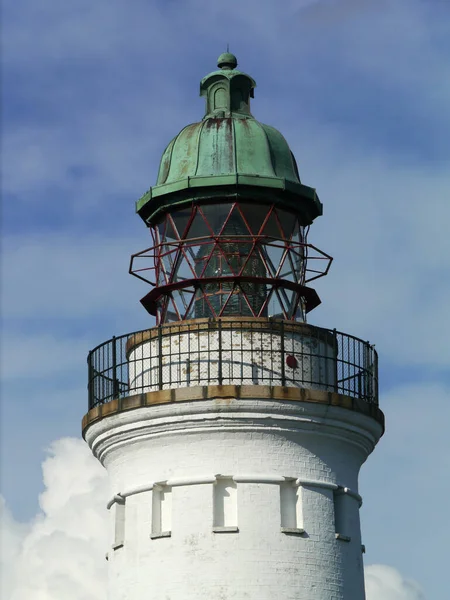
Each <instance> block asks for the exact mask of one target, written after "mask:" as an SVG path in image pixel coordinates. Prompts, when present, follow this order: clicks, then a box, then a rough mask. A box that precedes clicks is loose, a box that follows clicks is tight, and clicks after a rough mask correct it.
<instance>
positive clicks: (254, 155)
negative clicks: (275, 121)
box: [137, 52, 322, 225]
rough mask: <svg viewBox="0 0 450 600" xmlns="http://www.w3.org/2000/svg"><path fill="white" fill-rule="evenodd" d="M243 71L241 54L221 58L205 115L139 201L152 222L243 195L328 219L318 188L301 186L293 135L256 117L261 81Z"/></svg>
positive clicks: (178, 140)
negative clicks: (291, 141) (291, 145)
mask: <svg viewBox="0 0 450 600" xmlns="http://www.w3.org/2000/svg"><path fill="white" fill-rule="evenodd" d="M236 66H237V59H236V57H235V56H234V55H233V54H231V53H229V52H226V53H224V54H221V55H220V56H219V59H218V67H219V70H217V71H213V72H212V73H210V74H209V75H207V76H206V77H204V78H203V79H202V81H201V82H200V95H201V96H203V97H205V100H206V111H205V116H204V117H203V119H202V121H200V122H199V123H193V124H191V125H188V126H187V127H185V128H184V129H183V130H182V131H181V132H180V133H179V134H178V135H177V136H176V137H175V138H174V139H173V140H172V141H171V142H170V143H169V145H168V146H167V148H166V149H165V151H164V153H163V156H162V158H161V164H160V167H159V173H158V178H157V182H156V185H155V186H154V187H152V188H150V190H149V191H148V192H147V193H146V194H144V196H143V197H142V198H141V199H140V200H139V201H138V203H137V211H138V213H139V214H140V216H141V217H142V218H143V219H144V220H145V221H146V222H147V223H149V224H151V223H154V222H157V221H158V220H159V219H160V218H161V216H162V214H163V213H165V212H167V211H168V210H174V209H175V207H179V208H182V207H183V206H184V205H186V204H192V202H223V201H228V199H230V200H233V199H237V198H239V199H241V200H242V201H245V202H250V201H257V202H263V203H267V202H271V203H272V202H275V203H278V204H280V205H284V207H285V208H287V209H288V210H291V211H295V212H296V213H297V214H298V215H299V216H300V218H301V219H302V220H303V222H304V224H305V225H307V224H310V223H312V221H313V219H314V218H315V217H317V216H319V215H320V214H322V205H321V203H320V201H319V199H318V197H317V195H316V193H315V190H314V189H313V188H310V187H308V186H305V185H303V184H302V183H301V181H300V177H299V174H298V170H297V164H296V162H295V158H294V155H293V154H292V152H291V150H290V148H289V145H288V143H287V141H286V140H285V138H284V137H283V136H282V134H281V133H280V132H279V131H277V130H276V129H274V128H273V127H270V126H269V125H264V124H263V123H260V122H259V121H257V120H256V119H255V118H254V117H253V116H252V114H251V112H250V98H252V97H253V90H254V88H255V87H256V83H255V81H254V80H253V79H252V78H251V77H250V76H249V75H246V74H245V73H242V72H241V71H238V70H237V69H236V68H235V67H236Z"/></svg>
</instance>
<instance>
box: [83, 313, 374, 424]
mask: <svg viewBox="0 0 450 600" xmlns="http://www.w3.org/2000/svg"><path fill="white" fill-rule="evenodd" d="M88 367H89V381H88V395H89V410H91V409H93V408H96V407H98V406H100V405H103V404H105V403H108V402H111V401H112V400H120V399H123V398H125V397H128V396H136V395H139V394H145V393H147V392H155V391H158V390H173V389H176V388H188V387H195V386H225V385H235V386H248V385H250V386H268V387H270V388H275V387H277V386H281V387H286V388H303V389H309V390H318V391H322V392H331V393H334V394H339V395H341V396H345V397H347V398H348V399H351V401H350V405H348V403H347V407H349V408H354V409H357V410H362V411H363V412H367V413H369V414H373V415H374V416H375V413H378V412H381V411H378V409H377V407H378V358H377V353H376V351H375V349H374V347H373V346H371V345H370V344H369V343H368V342H364V341H362V340H360V339H358V338H356V337H353V336H351V335H347V334H344V333H341V332H339V331H336V330H330V329H324V328H320V327H314V326H312V325H308V324H305V323H297V322H293V321H283V320H278V319H266V318H244V317H240V318H236V319H234V318H231V317H223V318H221V319H194V320H191V321H181V322H177V323H170V324H165V325H161V326H158V327H154V328H152V329H146V330H143V331H138V332H134V333H129V334H126V335H122V336H120V337H113V338H112V339H110V340H108V341H107V342H104V343H103V344H100V345H99V346H97V347H96V348H94V350H92V351H91V352H90V353H89V355H88Z"/></svg>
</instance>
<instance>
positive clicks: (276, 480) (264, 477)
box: [106, 473, 362, 510]
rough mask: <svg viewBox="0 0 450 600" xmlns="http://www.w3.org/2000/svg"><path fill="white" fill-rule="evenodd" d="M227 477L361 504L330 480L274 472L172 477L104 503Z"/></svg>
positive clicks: (119, 502)
mask: <svg viewBox="0 0 450 600" xmlns="http://www.w3.org/2000/svg"><path fill="white" fill-rule="evenodd" d="M223 478H227V479H228V478H229V479H232V480H233V481H235V482H236V483H267V484H277V485H279V484H281V483H289V482H292V484H293V485H295V486H297V487H300V486H305V487H318V488H325V489H328V490H333V491H334V492H335V493H337V494H347V495H348V496H351V497H352V498H354V499H355V500H357V501H358V502H359V505H360V506H361V505H362V497H361V496H360V495H359V494H357V493H356V492H353V491H352V490H351V489H350V488H348V487H345V486H341V485H337V484H336V483H331V482H330V481H319V480H317V479H298V478H296V477H288V476H281V475H275V474H273V475H272V474H259V473H255V474H243V475H233V476H232V475H222V474H220V473H218V474H216V475H200V476H199V477H186V478H174V479H168V480H166V481H158V482H152V483H149V484H148V485H140V486H136V487H134V488H131V489H128V490H126V491H123V492H119V493H117V494H115V495H114V496H113V497H112V498H111V500H109V502H108V503H107V505H106V508H107V509H108V510H109V509H110V508H111V507H112V506H113V504H115V503H116V502H117V503H118V504H124V503H125V498H128V497H129V496H134V495H135V494H140V493H144V492H151V491H152V490H153V488H162V487H163V486H169V487H183V486H190V485H202V484H215V483H216V482H217V480H218V479H223Z"/></svg>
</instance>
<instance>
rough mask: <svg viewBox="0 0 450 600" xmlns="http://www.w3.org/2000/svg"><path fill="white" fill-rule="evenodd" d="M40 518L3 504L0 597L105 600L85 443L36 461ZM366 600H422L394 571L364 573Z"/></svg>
mask: <svg viewBox="0 0 450 600" xmlns="http://www.w3.org/2000/svg"><path fill="white" fill-rule="evenodd" d="M43 474H44V485H45V491H44V492H43V494H41V496H40V507H41V511H42V512H41V513H40V514H39V515H38V516H37V517H36V518H35V519H34V520H32V521H31V522H30V523H28V524H21V523H17V522H16V521H15V520H14V518H13V517H12V515H11V513H10V512H9V510H8V508H7V507H6V506H5V504H4V502H3V501H2V507H1V508H2V522H1V541H2V559H1V560H2V562H1V566H2V572H3V580H2V588H1V589H2V598H4V599H5V600H61V599H62V598H64V600H80V599H81V598H82V599H83V600H106V580H107V579H106V577H107V576H106V561H105V553H106V550H107V525H106V520H107V512H106V508H105V504H106V501H107V498H108V491H107V487H108V486H107V477H106V472H105V471H104V469H103V468H102V467H101V466H100V464H99V463H98V462H97V461H96V460H95V459H94V458H93V456H92V455H91V453H90V450H89V449H88V447H87V445H86V444H85V443H84V441H82V440H79V439H74V438H63V439H60V440H58V441H56V442H54V443H53V444H52V446H51V448H50V451H49V456H48V458H47V459H46V460H45V461H44V463H43ZM366 572H367V600H424V596H423V595H422V594H421V592H420V589H419V586H418V585H417V584H416V583H414V582H412V581H409V580H407V579H405V578H403V577H402V575H401V574H400V573H399V572H398V571H397V570H396V569H394V568H392V567H387V566H384V565H373V566H369V567H368V568H367V571H366Z"/></svg>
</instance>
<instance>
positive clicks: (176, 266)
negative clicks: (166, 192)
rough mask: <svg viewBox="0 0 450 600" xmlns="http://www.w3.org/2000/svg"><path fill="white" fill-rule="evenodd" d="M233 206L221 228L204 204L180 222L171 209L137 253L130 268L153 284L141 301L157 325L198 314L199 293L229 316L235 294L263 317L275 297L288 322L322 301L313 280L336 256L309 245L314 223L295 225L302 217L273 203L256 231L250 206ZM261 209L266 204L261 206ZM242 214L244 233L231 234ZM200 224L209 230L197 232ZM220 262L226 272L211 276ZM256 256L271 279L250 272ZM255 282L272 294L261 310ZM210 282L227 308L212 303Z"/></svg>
mask: <svg viewBox="0 0 450 600" xmlns="http://www.w3.org/2000/svg"><path fill="white" fill-rule="evenodd" d="M227 206H229V210H228V214H227V215H226V217H225V218H224V219H223V222H221V223H220V226H219V227H217V226H214V224H213V223H211V222H210V219H209V217H208V214H207V207H205V206H199V205H197V206H195V205H194V206H192V208H191V210H190V213H186V211H184V215H185V217H184V220H182V222H181V226H180V220H179V218H178V217H177V213H166V215H165V218H164V220H163V221H162V222H161V223H160V224H159V225H156V226H152V227H150V233H151V236H152V238H153V245H152V246H151V247H149V248H147V249H145V250H142V251H141V252H138V253H136V254H133V255H132V257H131V262H130V273H131V274H132V275H134V276H135V277H138V278H139V279H141V280H143V281H145V282H146V283H149V284H150V285H152V286H153V287H154V289H153V290H152V291H151V292H149V293H148V294H147V295H146V296H145V297H144V298H143V299H142V300H141V302H142V304H143V305H144V307H145V308H146V309H147V310H148V312H150V313H151V314H152V315H155V316H156V318H157V322H158V323H163V322H165V321H168V320H180V321H181V320H185V319H188V318H192V316H191V313H192V310H193V306H194V302H195V301H198V300H199V297H200V298H201V300H202V301H203V302H205V305H206V306H208V307H209V309H208V310H209V311H210V314H211V315H212V316H214V317H220V316H223V315H224V314H226V310H227V307H228V305H229V302H230V300H231V298H232V296H233V295H234V294H240V295H241V297H242V298H243V301H244V303H245V305H246V306H248V311H249V314H251V315H252V316H254V317H258V316H263V315H264V314H265V313H266V312H267V310H268V306H269V303H270V302H271V300H276V303H277V306H279V308H280V314H279V315H277V316H280V317H281V318H284V319H289V320H295V319H297V318H298V314H299V311H300V312H301V313H302V315H303V313H307V312H309V311H310V310H312V309H313V308H315V307H316V306H317V305H318V304H319V303H320V299H319V297H318V296H317V293H316V292H315V290H313V289H312V288H310V287H308V286H307V285H306V284H307V283H309V282H311V281H313V280H315V279H317V278H319V277H323V276H324V275H326V274H327V273H328V271H329V268H330V265H331V262H332V260H333V259H332V257H331V256H329V255H328V254H326V253H325V252H323V251H322V250H319V249H318V248H317V247H316V246H313V245H312V244H309V243H307V234H308V230H309V227H307V228H304V227H301V226H299V225H298V223H297V226H295V224H294V225H293V223H294V222H295V220H296V216H295V215H289V217H288V219H286V214H287V213H286V212H285V211H283V210H282V209H280V208H279V207H277V206H276V205H270V206H267V207H265V208H266V209H267V213H266V214H265V215H264V218H263V219H262V220H261V223H258V225H257V226H256V228H255V227H254V226H253V227H252V225H251V223H250V219H249V218H248V215H249V207H248V205H247V207H246V210H243V207H242V205H241V204H240V203H238V202H234V203H230V204H228V203H227ZM258 209H259V210H261V209H262V207H261V206H260V205H259V206H258ZM281 217H283V218H281ZM236 218H238V219H239V223H240V224H241V225H240V227H241V229H242V231H243V233H240V232H239V233H236V232H235V231H231V232H230V224H231V223H232V222H233V219H234V220H236ZM177 221H178V222H177ZM283 221H284V223H285V225H284V226H283V224H282V222H283ZM286 221H287V222H288V223H289V225H288V226H286ZM194 222H195V223H196V227H194V226H193V224H194ZM199 222H200V225H201V228H202V229H203V230H204V231H203V233H206V235H200V236H199V235H193V233H195V231H194V230H195V229H198V223H199ZM269 223H270V228H269V226H268V224H269ZM289 228H290V230H287V229H289ZM227 229H228V231H227ZM268 229H270V231H269V230H268ZM199 255H201V258H200V259H199ZM274 256H276V257H277V260H278V263H277V264H274V260H273V257H274ZM213 260H214V261H215V262H217V261H219V262H220V264H222V265H223V266H224V269H222V268H221V269H219V270H220V272H217V273H216V274H215V275H214V276H213V277H211V276H210V273H208V267H209V266H210V265H211V264H212V263H211V261H213ZM255 260H257V261H260V264H261V265H263V268H264V271H265V275H266V276H265V277H261V276H258V277H255V276H253V275H252V273H251V272H250V273H249V266H251V265H252V264H255V263H254V262H253V263H252V261H255ZM144 261H145V264H144V266H141V265H142V263H143V262H144ZM149 263H150V264H149ZM201 263H203V264H201ZM312 263H313V264H314V268H312V266H311V265H312ZM200 267H201V268H200ZM250 270H251V269H250ZM246 284H247V286H246ZM248 284H253V285H255V284H261V285H264V286H266V287H265V289H267V295H266V298H265V301H264V302H263V304H262V305H261V306H260V307H259V309H258V310H255V308H254V306H253V305H252V302H251V301H250V299H249V297H248V293H247V292H246V287H247V288H249V287H251V286H250V285H248ZM208 286H209V287H211V286H212V287H214V289H215V290H216V291H215V294H217V293H223V294H225V295H226V296H227V297H224V302H223V303H221V304H220V310H217V308H216V309H215V308H214V306H213V304H212V302H211V301H210V298H209V297H208ZM217 290H222V291H220V292H218V291H217ZM210 295H211V294H210Z"/></svg>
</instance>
